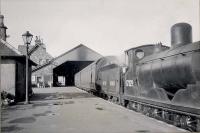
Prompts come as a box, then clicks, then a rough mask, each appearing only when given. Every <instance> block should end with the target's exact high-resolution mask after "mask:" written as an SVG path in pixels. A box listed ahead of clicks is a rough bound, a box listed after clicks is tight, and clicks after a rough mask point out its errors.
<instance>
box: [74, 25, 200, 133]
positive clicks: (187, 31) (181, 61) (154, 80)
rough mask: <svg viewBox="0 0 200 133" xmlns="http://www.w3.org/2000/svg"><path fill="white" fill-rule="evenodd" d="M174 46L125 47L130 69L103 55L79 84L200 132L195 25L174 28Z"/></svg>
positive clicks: (82, 73)
mask: <svg viewBox="0 0 200 133" xmlns="http://www.w3.org/2000/svg"><path fill="white" fill-rule="evenodd" d="M171 45H172V46H171V47H170V48H169V47H167V46H163V45H162V44H156V45H154V44H149V45H143V46H139V47H135V48H131V49H129V50H127V51H125V54H126V56H127V57H128V63H127V67H124V64H123V63H121V62H120V61H119V60H118V59H117V58H116V57H114V56H109V57H103V58H100V59H99V60H97V61H96V62H94V63H92V64H91V65H89V66H88V67H86V68H84V69H83V70H82V71H80V72H78V73H77V74H76V75H75V85H76V86H77V87H79V88H82V89H84V90H86V91H89V92H93V93H95V94H97V95H98V96H101V97H103V98H105V99H108V100H110V101H113V102H115V103H118V104H121V105H123V106H125V107H128V108H130V109H133V110H136V111H138V112H142V113H143V114H145V115H148V116H150V117H154V118H156V119H159V120H163V121H166V122H168V123H171V124H174V125H176V126H179V127H181V128H184V129H188V130H190V131H200V41H199V42H194V43H193V42H192V28H191V26H190V25H189V24H187V23H178V24H175V25H174V26H172V28H171Z"/></svg>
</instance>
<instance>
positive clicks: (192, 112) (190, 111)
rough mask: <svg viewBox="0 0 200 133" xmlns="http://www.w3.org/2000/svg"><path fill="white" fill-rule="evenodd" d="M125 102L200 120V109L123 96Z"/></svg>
mask: <svg viewBox="0 0 200 133" xmlns="http://www.w3.org/2000/svg"><path fill="white" fill-rule="evenodd" d="M123 99H124V100H128V101H132V102H137V103H140V104H143V105H147V106H151V107H155V108H159V109H163V110H168V111H171V112H176V113H180V114H184V115H189V116H194V117H197V118H200V109H196V108H192V107H183V106H180V105H175V104H171V103H163V102H157V101H154V100H147V99H143V98H138V97H137V98H136V97H134V96H123Z"/></svg>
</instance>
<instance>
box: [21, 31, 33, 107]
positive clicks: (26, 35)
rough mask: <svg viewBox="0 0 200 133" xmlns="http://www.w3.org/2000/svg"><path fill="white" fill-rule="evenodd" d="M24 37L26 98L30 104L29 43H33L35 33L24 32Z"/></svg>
mask: <svg viewBox="0 0 200 133" xmlns="http://www.w3.org/2000/svg"><path fill="white" fill-rule="evenodd" d="M22 38H23V41H24V44H26V100H25V104H28V66H29V65H28V59H29V56H28V48H29V45H30V44H31V40H32V38H33V35H32V34H31V33H30V32H29V31H27V32H26V33H24V34H22Z"/></svg>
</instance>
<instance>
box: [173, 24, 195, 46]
mask: <svg viewBox="0 0 200 133" xmlns="http://www.w3.org/2000/svg"><path fill="white" fill-rule="evenodd" d="M191 42H192V27H191V25H190V24H187V23H177V24H175V25H173V26H172V27H171V45H172V46H177V45H186V44H188V43H191Z"/></svg>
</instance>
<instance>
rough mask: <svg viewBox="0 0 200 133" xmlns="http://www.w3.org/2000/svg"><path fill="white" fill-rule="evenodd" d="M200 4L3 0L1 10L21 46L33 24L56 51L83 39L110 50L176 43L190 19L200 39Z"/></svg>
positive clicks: (184, 0) (179, 0) (187, 0)
mask: <svg viewBox="0 0 200 133" xmlns="http://www.w3.org/2000/svg"><path fill="white" fill-rule="evenodd" d="M199 6H200V4H199V0H1V13H2V14H3V15H4V17H5V19H4V23H5V25H6V26H7V27H8V30H7V34H8V35H10V37H9V38H8V39H7V41H8V42H9V43H10V44H12V45H13V46H14V47H16V48H17V46H18V45H22V44H23V40H22V37H21V35H22V34H23V33H24V32H25V31H27V30H29V31H30V32H31V33H32V34H33V35H34V36H40V37H41V38H42V39H43V42H44V43H45V44H46V47H47V51H48V52H49V53H50V54H51V55H52V56H54V57H56V56H58V55H60V54H62V53H64V52H66V51H68V50H70V49H71V48H73V47H75V46H77V45H79V44H84V45H86V46H88V47H89V48H91V49H93V50H95V51H97V52H98V53H100V54H102V55H104V56H106V55H120V54H122V53H123V52H124V50H127V49H129V48H132V47H136V46H139V45H143V44H154V43H158V42H162V43H163V44H164V45H167V46H170V44H171V43H170V28H171V26H172V25H173V24H175V23H178V22H187V23H190V24H191V25H192V27H193V41H199V40H200V26H199V25H200V22H199V20H200V19H199V18H200V16H199V15H200V10H199ZM34 40H35V38H34V39H33V41H32V44H34Z"/></svg>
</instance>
